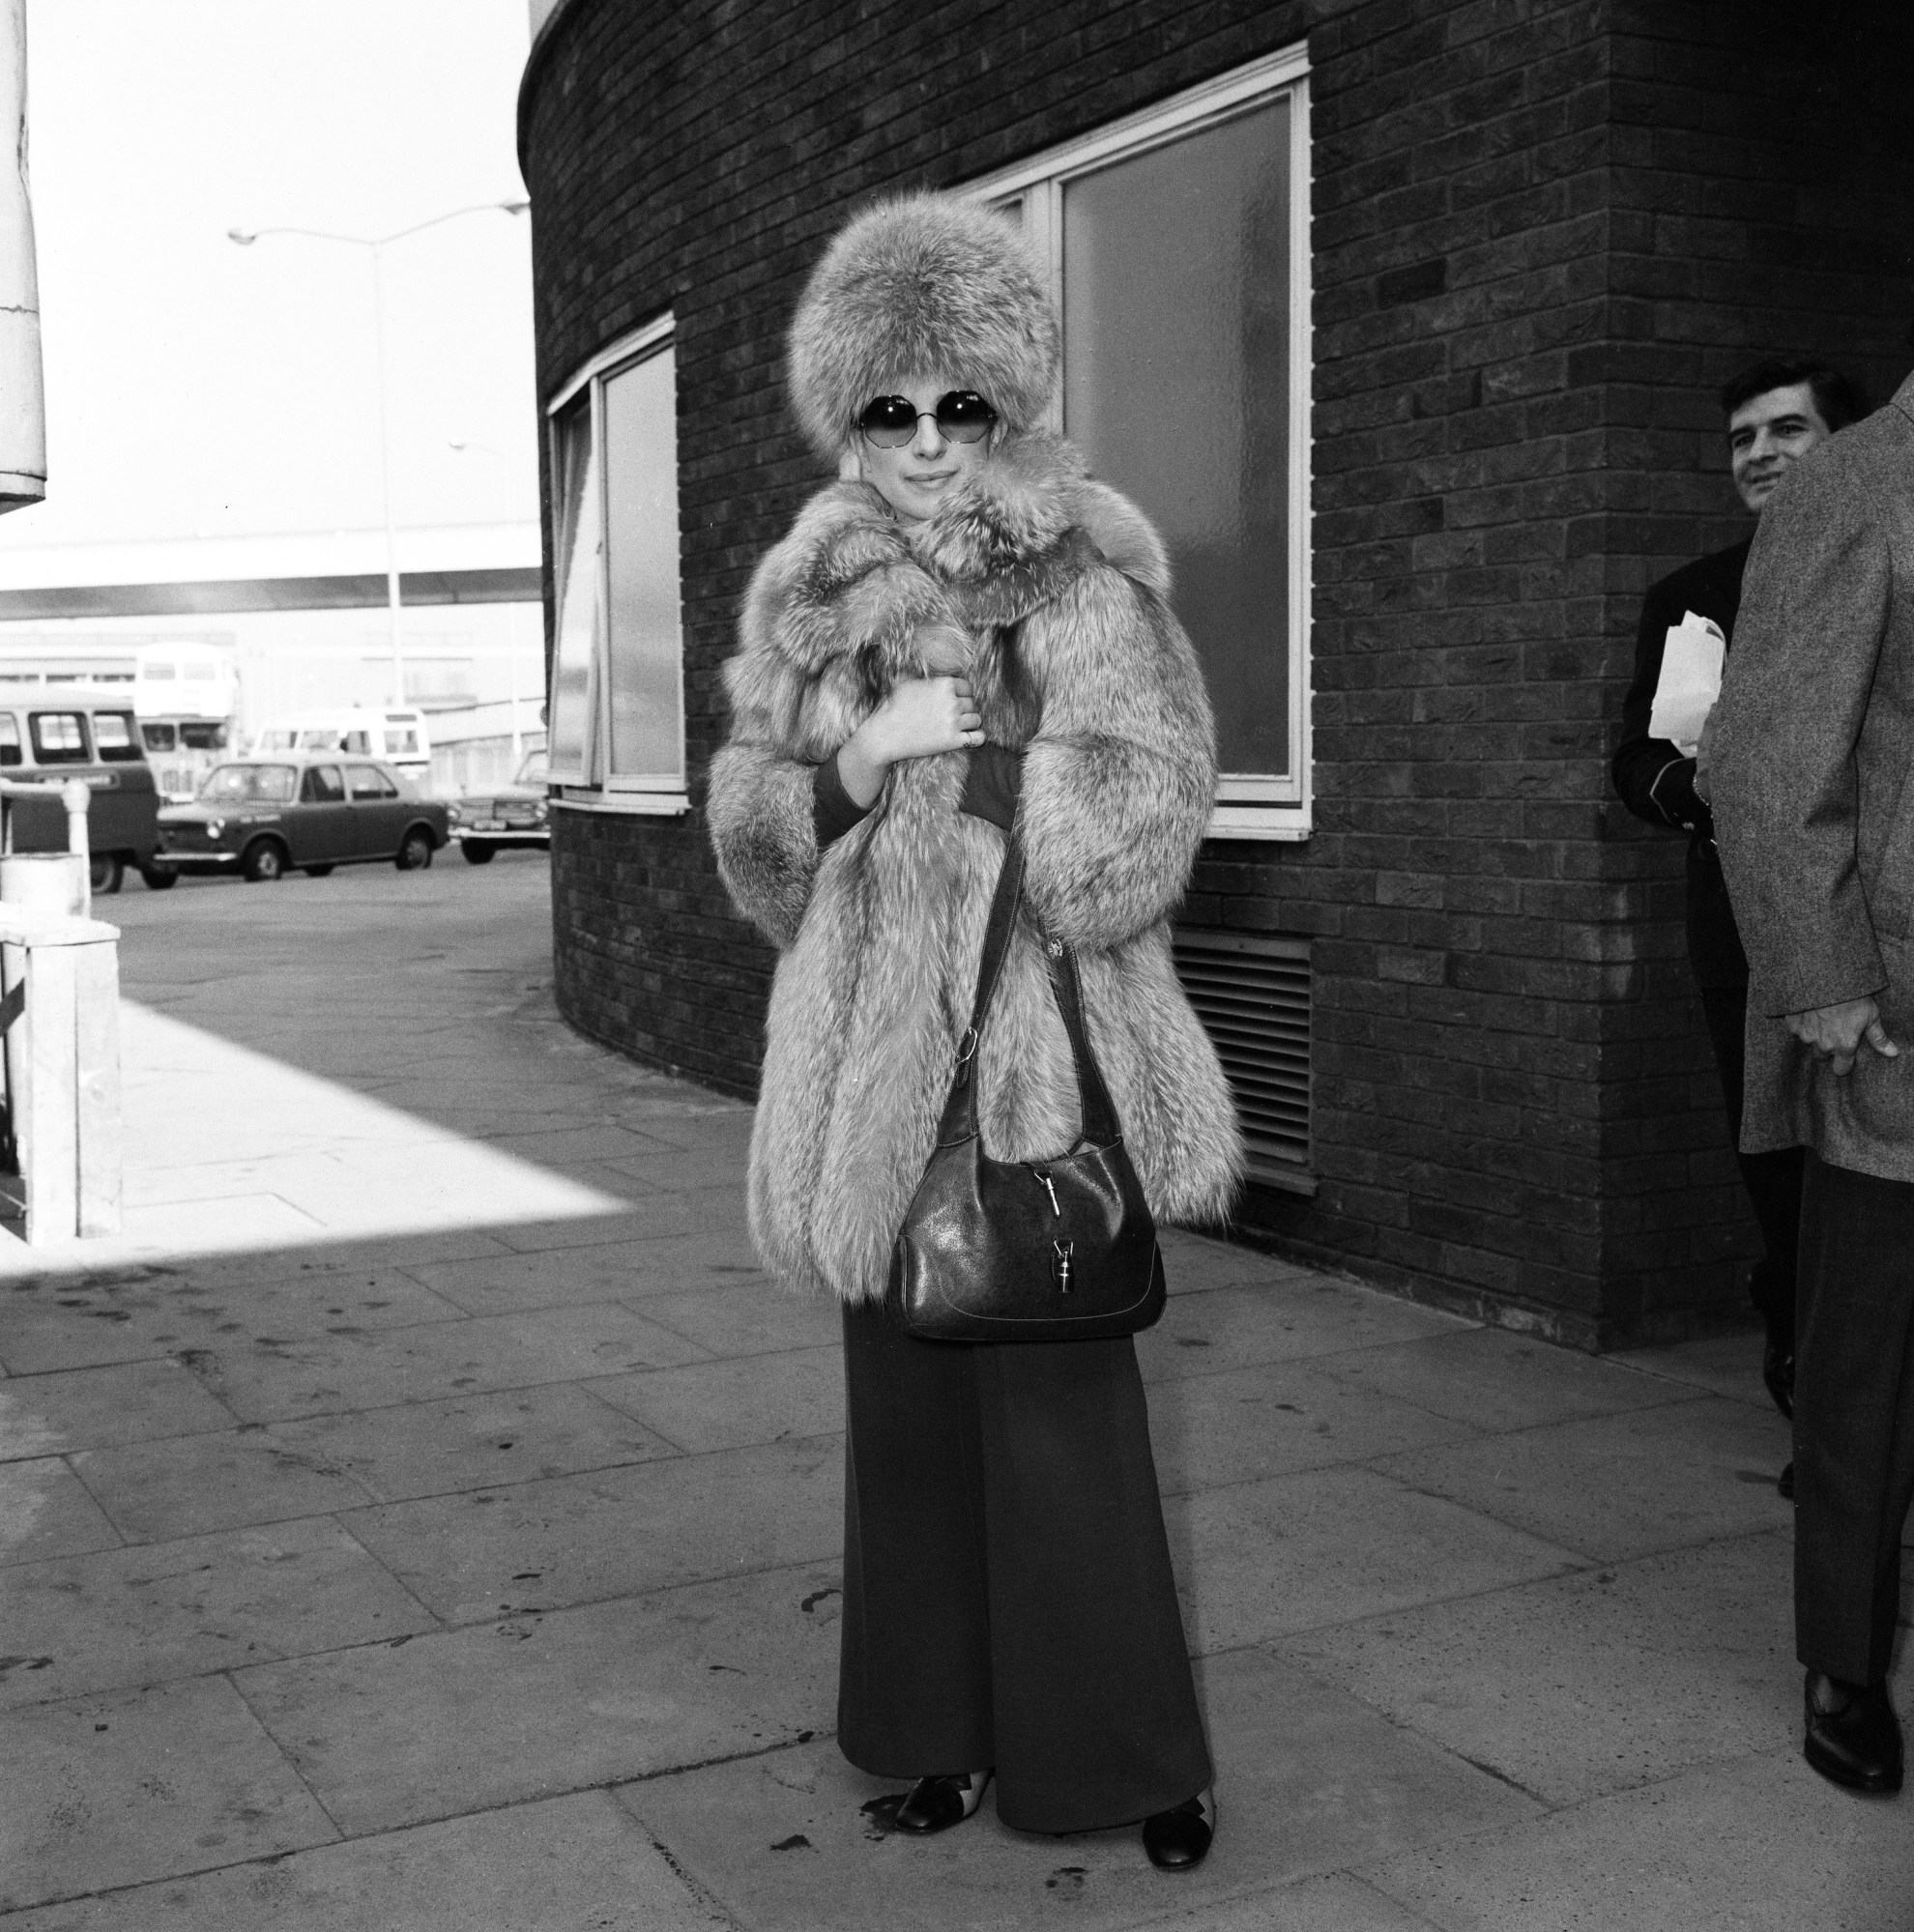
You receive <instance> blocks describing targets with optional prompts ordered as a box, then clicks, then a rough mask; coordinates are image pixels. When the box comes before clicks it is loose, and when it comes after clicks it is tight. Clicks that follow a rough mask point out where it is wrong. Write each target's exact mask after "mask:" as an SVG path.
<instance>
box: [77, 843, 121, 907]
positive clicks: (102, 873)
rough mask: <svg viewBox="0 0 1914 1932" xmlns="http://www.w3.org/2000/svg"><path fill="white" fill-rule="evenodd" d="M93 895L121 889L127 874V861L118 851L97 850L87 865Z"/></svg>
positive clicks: (97, 895) (96, 895)
mask: <svg viewBox="0 0 1914 1932" xmlns="http://www.w3.org/2000/svg"><path fill="white" fill-rule="evenodd" d="M87 876H88V878H89V879H90V880H91V882H92V885H93V896H94V897H95V898H96V899H97V898H99V897H100V896H101V895H102V893H112V892H117V891H119V889H120V887H121V885H122V884H123V883H124V882H125V879H126V876H127V862H126V860H125V859H123V858H122V857H121V856H120V854H119V853H118V852H95V853H94V854H93V857H92V859H91V861H90V862H89V864H88V866H87Z"/></svg>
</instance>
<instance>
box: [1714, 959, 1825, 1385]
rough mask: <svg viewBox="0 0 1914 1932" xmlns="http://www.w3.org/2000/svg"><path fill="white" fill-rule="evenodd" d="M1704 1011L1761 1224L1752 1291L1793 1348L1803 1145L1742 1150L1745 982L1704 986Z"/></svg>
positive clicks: (1773, 1332) (1738, 1156) (1775, 1337)
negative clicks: (1756, 1151)
mask: <svg viewBox="0 0 1914 1932" xmlns="http://www.w3.org/2000/svg"><path fill="white" fill-rule="evenodd" d="M1701 1011H1702V1014H1703V1017H1704V1018H1705V1019H1706V1021H1707V1024H1708V1043H1709V1045H1710V1046H1711V1047H1713V1049H1714V1052H1715V1070H1716V1072H1717V1073H1718V1074H1719V1075H1720V1076H1721V1082H1722V1101H1723V1104H1724V1106H1725V1109H1726V1111H1727V1128H1728V1140H1729V1143H1730V1144H1731V1145H1732V1146H1733V1148H1734V1150H1735V1151H1734V1157H1735V1161H1736V1163H1737V1165H1738V1166H1739V1167H1740V1168H1741V1185H1742V1187H1743V1188H1744V1189H1745V1190H1746V1191H1747V1195H1748V1204H1749V1206H1750V1207H1752V1208H1753V1209H1754V1222H1755V1225H1756V1226H1758V1227H1759V1228H1760V1230H1761V1258H1760V1259H1759V1260H1758V1261H1757V1262H1755V1264H1754V1273H1753V1275H1752V1276H1751V1277H1750V1279H1749V1283H1748V1291H1749V1296H1750V1298H1751V1299H1752V1300H1753V1302H1754V1306H1755V1307H1756V1308H1757V1309H1758V1310H1759V1311H1760V1312H1761V1318H1762V1320H1763V1322H1764V1323H1765V1324H1766V1327H1767V1331H1768V1339H1769V1341H1773V1342H1776V1343H1777V1344H1779V1345H1780V1346H1781V1347H1783V1348H1790V1349H1791V1348H1792V1347H1793V1345H1794V1325H1795V1309H1794V1299H1795V1267H1796V1258H1795V1257H1796V1255H1797V1254H1798V1253H1799V1250H1800V1246H1801V1160H1802V1149H1801V1148H1799V1147H1783V1148H1780V1149H1777V1150H1775V1151H1772V1152H1769V1153H1763V1154H1744V1153H1743V1152H1742V1151H1741V1110H1742V1093H1743V1088H1744V1084H1745V1071H1746V1066H1747V1045H1746V1034H1747V1025H1748V995H1747V992H1746V990H1745V989H1744V988H1741V987H1704V988H1703V989H1702V990H1701Z"/></svg>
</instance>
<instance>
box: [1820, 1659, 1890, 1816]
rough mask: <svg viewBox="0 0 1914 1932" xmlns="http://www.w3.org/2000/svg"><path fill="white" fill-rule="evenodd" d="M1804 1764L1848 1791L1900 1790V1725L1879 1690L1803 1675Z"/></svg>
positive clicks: (1867, 1686) (1882, 1690)
mask: <svg viewBox="0 0 1914 1932" xmlns="http://www.w3.org/2000/svg"><path fill="white" fill-rule="evenodd" d="M1806 1701H1807V1707H1808V1731H1807V1737H1806V1739H1805V1741H1804V1743H1803V1745H1802V1751H1803V1754H1804V1755H1805V1756H1806V1757H1807V1760H1808V1762H1809V1763H1810V1764H1811V1765H1812V1766H1813V1767H1814V1769H1815V1770H1816V1771H1817V1772H1819V1773H1821V1775H1822V1776H1823V1777H1827V1778H1832V1779H1833V1780H1834V1781H1835V1783H1837V1784H1844V1785H1846V1786H1847V1788H1848V1789H1849V1790H1850V1791H1899V1789H1900V1765H1901V1755H1900V1720H1899V1718H1898V1717H1897V1716H1895V1715H1894V1706H1893V1705H1892V1704H1890V1703H1889V1702H1888V1694H1887V1691H1886V1689H1885V1688H1884V1687H1876V1686H1871V1685H1860V1684H1844V1683H1842V1682H1841V1679H1840V1678H1838V1677H1824V1676H1823V1675H1822V1674H1821V1673H1820V1672H1819V1671H1818V1670H1811V1671H1810V1672H1809V1673H1808V1683H1807V1687H1806Z"/></svg>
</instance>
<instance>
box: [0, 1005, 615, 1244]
mask: <svg viewBox="0 0 1914 1932" xmlns="http://www.w3.org/2000/svg"><path fill="white" fill-rule="evenodd" d="M120 1028H121V1033H120V1037H121V1060H122V1095H123V1108H124V1123H125V1124H124V1134H125V1141H124V1145H125V1156H124V1159H125V1194H126V1207H125V1212H124V1214H123V1217H122V1224H121V1231H120V1232H119V1233H118V1234H116V1235H109V1236H101V1237H97V1238H94V1239H90V1240H85V1241H73V1242H63V1243H59V1244H50V1245H41V1246H37V1247H31V1248H30V1247H28V1246H27V1245H26V1243H25V1242H24V1241H22V1240H21V1239H19V1236H18V1228H17V1224H14V1227H13V1229H12V1231H11V1232H0V1277H13V1278H17V1277H19V1276H23V1275H44V1274H78V1273H89V1272H92V1271H93V1270H95V1269H99V1268H107V1267H118V1266H125V1265H126V1264H128V1263H130V1262H140V1261H160V1260H179V1259H188V1258H190V1257H192V1256H195V1255H204V1254H243V1253H246V1252H247V1251H250V1250H255V1249H274V1250H282V1249H289V1248H303V1247H310V1246H316V1245H319V1244H324V1243H336V1242H339V1241H342V1240H348V1241H349V1240H365V1239H377V1238H381V1237H395V1236H402V1235H412V1234H423V1233H431V1232H435V1231H439V1230H443V1229H448V1228H459V1227H476V1226H485V1227H491V1226H519V1225H523V1224H526V1223H532V1222H538V1223H550V1222H563V1221H578V1220H586V1219H591V1218H593V1217H597V1216H604V1215H627V1214H629V1212H630V1204H629V1203H628V1202H627V1201H624V1200H622V1199H620V1198H619V1197H617V1196H615V1195H610V1194H605V1193H602V1192H600V1191H599V1190H598V1189H596V1188H592V1187H587V1186H585V1185H583V1184H582V1183H580V1182H578V1181H575V1180H572V1179H569V1178H567V1177H566V1176H565V1175H563V1174H558V1173H554V1172H552V1171H551V1170H550V1169H549V1168H542V1167H540V1166H538V1165H537V1163H536V1162H534V1161H529V1160H526V1159H523V1158H522V1157H521V1156H519V1155H517V1154H514V1153H507V1151H505V1149H503V1148H501V1147H497V1146H494V1145H492V1144H491V1143H489V1142H488V1141H485V1140H482V1139H472V1138H470V1137H467V1136H464V1135H460V1134H457V1133H455V1132H453V1131H452V1130H450V1129H449V1128H447V1127H446V1126H444V1125H443V1124H442V1123H440V1122H437V1121H431V1120H425V1119H421V1118H420V1117H419V1116H418V1115H416V1114H411V1113H407V1112H404V1111H403V1110H400V1109H398V1108H395V1107H389V1106H387V1105H386V1104H385V1103H383V1102H381V1101H378V1100H374V1099H371V1098H369V1097H368V1096H367V1095H365V1094H363V1093H360V1092H356V1091H355V1090H354V1089H352V1088H351V1087H347V1086H343V1085H340V1084H339V1083H338V1082H336V1081H329V1080H324V1079H322V1078H320V1077H319V1076H318V1075H316V1074H310V1073H306V1072H304V1071H302V1070H301V1069H300V1068H297V1067H292V1066H288V1065H286V1064H285V1063H284V1062H283V1061H279V1060H275V1059H273V1058H272V1057H270V1056H269V1055H267V1054H264V1053H254V1052H252V1051H251V1050H250V1049H248V1048H246V1047H240V1046H236V1045H234V1044H233V1043H232V1042H231V1041H229V1040H223V1039H221V1038H219V1037H218V1036H217V1034H213V1033H208V1032H205V1031H203V1030H202V1029H200V1028H199V1027H197V1026H190V1025H188V1024H185V1023H184V1022H182V1021H179V1020H174V1019H171V1018H168V1017H167V1016H166V1015H165V1014H162V1013H156V1012H154V1011H153V1010H152V1009H151V1008H148V1007H145V1006H141V1005H139V1004H137V1003H136V1002H135V1001H132V1000H126V1001H123V1002H122V1004H121V1009H120ZM341 1146H349V1147H351V1148H352V1149H354V1150H355V1152H357V1154H358V1156H359V1157H358V1158H357V1159H353V1160H346V1159H341V1158H340V1157H339V1154H338V1151H337V1150H338V1149H339V1148H340V1147H341ZM366 1150H377V1151H378V1153H379V1155H380V1156H381V1159H380V1160H379V1161H377V1162H368V1161H366V1160H365V1158H364V1153H365V1151H366Z"/></svg>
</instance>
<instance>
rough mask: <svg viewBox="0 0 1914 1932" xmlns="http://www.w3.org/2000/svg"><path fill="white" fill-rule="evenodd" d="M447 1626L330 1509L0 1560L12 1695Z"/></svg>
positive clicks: (142, 1680) (155, 1679)
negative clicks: (45, 1557) (165, 1538)
mask: <svg viewBox="0 0 1914 1932" xmlns="http://www.w3.org/2000/svg"><path fill="white" fill-rule="evenodd" d="M437 1628H438V1625H437V1621H436V1620H435V1619H434V1618H433V1617H432V1615H431V1614H430V1613H429V1612H428V1611H427V1610H425V1609H424V1608H423V1607H422V1606H421V1605H420V1602H419V1601H418V1600H417V1599H416V1598H414V1597H412V1596H411V1595H410V1594H409V1593H408V1592H407V1591H405V1590H404V1589H403V1588H402V1587H401V1586H400V1585H399V1584H397V1583H396V1582H394V1581H393V1580H392V1577H391V1574H390V1573H389V1572H387V1570H386V1569H385V1567H384V1566H383V1565H382V1564H380V1563H377V1562H375V1561H374V1560H373V1558H372V1557H370V1556H369V1555H367V1554H366V1552H365V1550H364V1549H363V1548H362V1546H361V1545H360V1544H359V1543H356V1542H355V1541H354V1540H353V1539H352V1538H351V1537H350V1536H348V1535H347V1534H346V1532H345V1531H344V1530H342V1529H340V1528H339V1526H338V1525H337V1524H336V1523H334V1522H331V1521H329V1520H327V1519H326V1518H324V1517H321V1518H318V1519H315V1520H310V1521H305V1522H295V1523H280V1524H276V1525H274V1526H272V1527H269V1528H265V1529H245V1530H232V1531H227V1532H224V1533H223V1534H220V1535H217V1536H206V1537H188V1538H184V1539H182V1540H180V1541H178V1542H174V1543H153V1544H140V1545H137V1546H135V1547H133V1548H129V1549H110V1550H101V1551H98V1552H96V1553H95V1554H93V1555H91V1556H70V1557H62V1558H59V1559H56V1560H55V1561H53V1562H49V1563H22V1564H14V1565H12V1566H10V1567H8V1568H6V1569H0V1632H3V1633H4V1642H5V1644H6V1647H7V1650H8V1651H9V1652H10V1653H11V1655H10V1656H7V1657H0V1707H13V1706H16V1705H21V1704H43V1703H47V1702H49V1701H51V1700H53V1699H56V1698H61V1697H73V1696H78V1695H81V1694H83V1693H87V1692H94V1691H102V1690H113V1689H121V1688H127V1687H133V1686H137V1685H145V1684H156V1683H164V1682H168V1681H170V1680H172V1679H175V1678H183V1677H199V1676H204V1675H206V1674H207V1673H209V1672H212V1671H218V1670H226V1669H230V1668H232V1667H233V1666H235V1665H239V1664H246V1663H258V1662H262V1661H264V1660H266V1659H268V1658H285V1657H298V1656H304V1655H305V1654H307V1653H309V1652H314V1651H329V1650H337V1649H343V1648H346V1647H348V1646H351V1645H355V1644H367V1643H380V1642H384V1641H387V1640H389V1639H391V1638H392V1637H395V1636H400V1635H405V1634H413V1633H417V1632H419V1631H420V1630H430V1629H437Z"/></svg>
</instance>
